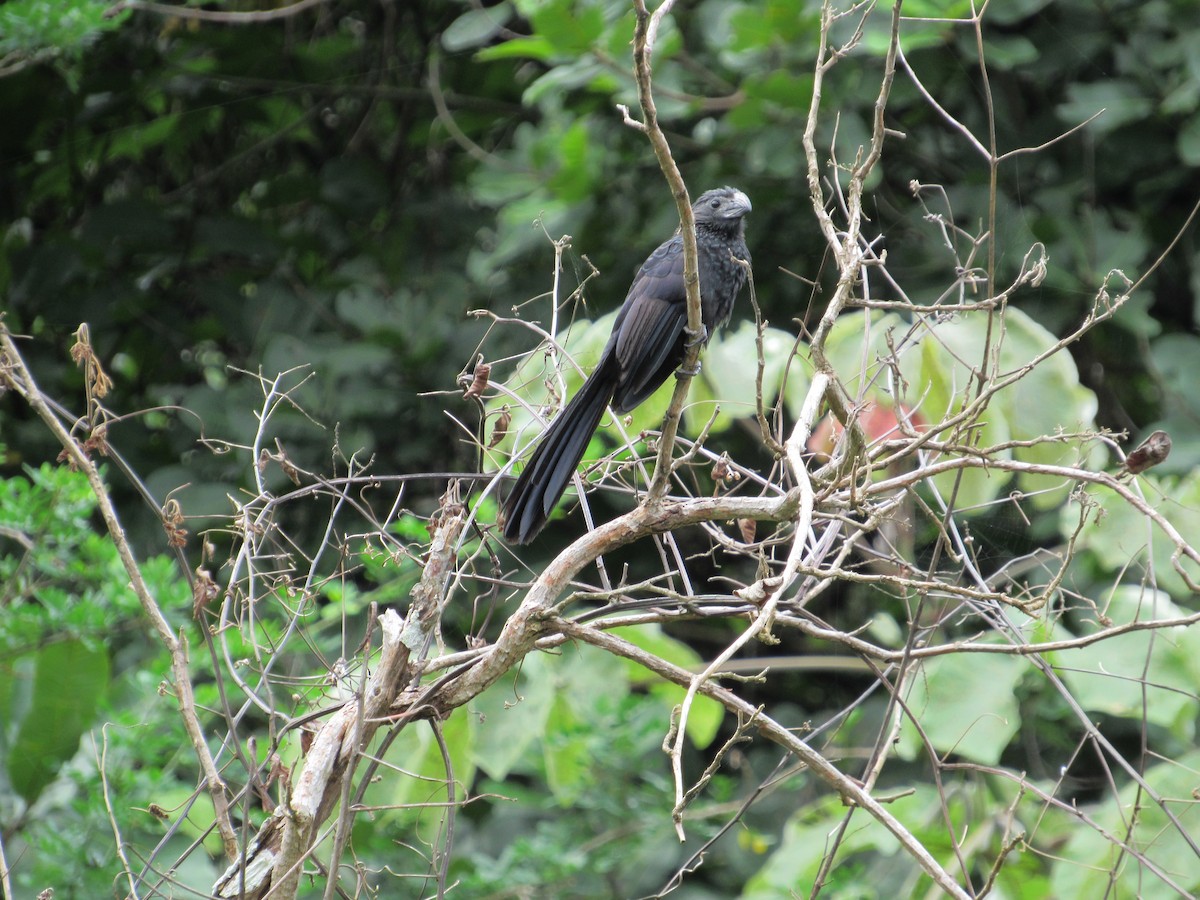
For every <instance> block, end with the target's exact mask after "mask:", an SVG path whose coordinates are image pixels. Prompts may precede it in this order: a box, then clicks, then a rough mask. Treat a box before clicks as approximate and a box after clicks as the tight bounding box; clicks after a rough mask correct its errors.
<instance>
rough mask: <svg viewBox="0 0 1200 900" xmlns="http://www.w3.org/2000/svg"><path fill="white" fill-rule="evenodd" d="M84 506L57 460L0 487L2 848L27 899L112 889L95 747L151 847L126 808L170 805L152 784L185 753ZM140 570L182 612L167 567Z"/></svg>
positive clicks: (149, 831) (119, 578) (153, 655)
mask: <svg viewBox="0 0 1200 900" xmlns="http://www.w3.org/2000/svg"><path fill="white" fill-rule="evenodd" d="M95 509H96V499H95V496H94V495H93V494H92V491H91V487H90V486H89V484H88V481H87V478H86V477H85V476H84V475H83V474H82V473H79V472H73V471H71V470H70V469H69V468H67V467H66V466H54V465H50V464H44V465H42V466H40V467H39V468H37V469H32V468H30V469H27V471H26V473H25V476H24V477H21V476H15V477H11V478H6V479H4V480H3V481H2V482H0V523H2V524H3V532H2V542H0V584H3V588H2V589H0V590H2V593H0V610H3V613H2V615H0V723H2V724H0V798H3V799H2V800H0V817H2V818H3V819H4V821H5V823H6V828H7V829H9V830H7V831H6V835H5V841H6V851H7V852H8V853H12V854H14V858H22V857H24V856H26V855H27V854H28V855H29V856H30V859H31V861H30V864H28V865H22V866H19V867H17V869H16V882H17V884H18V885H19V886H21V888H22V892H23V893H28V894H30V895H32V894H33V893H36V891H40V890H41V889H42V888H44V887H46V886H47V885H58V886H59V888H60V890H61V892H62V896H66V897H85V896H98V895H102V894H105V893H107V892H108V891H109V890H110V888H111V883H112V882H111V872H112V867H113V866H114V864H115V862H116V856H115V852H114V849H113V844H112V842H111V841H110V840H108V835H110V834H111V826H110V824H109V814H108V811H107V810H106V808H105V799H104V796H103V793H102V792H101V790H100V784H99V780H100V773H99V770H98V764H99V754H100V752H101V751H100V747H101V746H102V745H106V749H105V751H104V752H105V753H106V754H107V761H106V764H105V770H104V778H105V779H106V780H107V782H108V789H109V791H110V793H111V796H112V797H114V798H118V799H115V801H114V806H113V815H114V816H115V817H116V819H117V820H118V822H119V823H120V825H121V827H122V830H123V832H124V833H125V834H126V836H127V837H129V838H131V839H132V838H134V837H135V836H137V837H138V839H139V840H142V839H145V840H155V839H157V838H156V835H157V833H158V829H157V827H156V823H155V822H154V820H153V819H152V818H151V817H150V816H149V815H148V814H147V813H146V812H144V811H139V810H138V809H137V808H136V807H142V808H143V809H144V808H145V807H146V806H148V805H149V804H150V803H151V802H158V803H160V804H168V803H169V801H167V800H166V798H165V797H164V796H163V792H162V791H161V788H162V786H163V785H164V784H167V785H170V784H171V782H172V781H173V775H172V774H171V766H172V760H173V758H174V756H175V755H176V754H177V753H178V751H179V748H180V747H181V746H186V739H185V738H184V736H183V733H182V724H181V723H180V721H179V719H178V715H177V714H176V712H175V710H174V705H173V704H172V703H171V702H170V701H169V700H168V699H166V698H162V697H160V696H159V692H158V688H159V682H160V680H161V678H162V677H163V674H164V673H165V668H166V665H165V659H164V657H163V655H162V654H160V653H158V652H156V651H155V649H154V647H155V645H154V644H153V642H149V643H148V642H147V641H146V640H145V639H144V633H145V632H146V631H147V626H146V625H145V624H144V622H143V620H142V617H141V608H140V606H139V604H138V602H137V598H136V597H135V596H134V595H133V592H132V590H131V589H130V587H129V576H128V575H127V574H126V572H125V570H124V568H123V567H122V565H121V563H120V560H119V558H118V556H117V550H116V548H115V547H114V546H113V544H112V541H111V540H110V539H109V537H108V536H107V534H105V533H103V532H102V531H100V530H98V529H97V527H96V521H95ZM142 573H143V576H144V577H145V580H146V582H147V584H148V586H149V588H150V590H151V591H152V592H153V593H154V595H155V596H156V597H157V598H158V599H159V601H160V602H161V603H163V604H164V606H165V607H166V608H169V609H174V610H175V611H176V612H179V611H182V610H184V609H188V608H189V605H190V598H189V596H188V593H187V590H186V587H184V586H183V585H182V584H181V581H180V579H179V577H178V574H177V572H176V570H175V569H174V564H173V563H172V562H171V561H170V560H168V559H167V558H165V557H157V558H154V559H150V560H147V561H146V562H145V563H144V564H143V566H142ZM156 672H157V673H158V674H155V673H156ZM105 723H107V726H108V727H106V728H105V729H104V730H103V731H101V728H100V726H101V725H104V724H105ZM143 753H144V754H146V755H145V756H143V755H142V754H143ZM190 791H191V786H189V788H188V789H187V790H186V791H185V794H187V793H190ZM80 848H88V849H87V850H86V852H81V850H80ZM34 886H36V890H33V888H34Z"/></svg>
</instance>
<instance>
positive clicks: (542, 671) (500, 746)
mask: <svg viewBox="0 0 1200 900" xmlns="http://www.w3.org/2000/svg"><path fill="white" fill-rule="evenodd" d="M557 664H558V663H557V660H553V659H551V658H550V657H548V656H546V655H545V654H542V653H531V654H529V655H528V656H527V657H525V660H524V661H523V662H522V663H521V667H520V674H519V675H518V676H517V679H516V685H515V686H514V685H513V684H512V682H511V680H510V679H508V678H503V679H501V680H500V681H499V682H497V683H496V684H494V685H492V687H491V688H489V689H488V690H486V691H484V692H483V693H482V694H481V695H480V696H478V697H476V698H475V700H474V701H472V703H471V706H470V710H471V714H472V715H474V716H476V717H477V720H478V725H477V727H476V736H477V740H476V742H475V746H474V750H473V752H472V755H471V758H472V760H473V761H474V762H475V764H476V765H478V766H479V768H480V769H482V770H483V771H484V772H486V773H487V774H488V775H489V776H490V777H492V778H494V779H496V780H497V781H503V780H504V779H505V778H506V777H508V774H509V772H511V771H513V769H515V768H517V767H518V765H519V764H520V763H521V761H522V760H523V759H525V758H526V757H527V756H528V754H529V753H530V752H532V749H533V746H534V744H535V743H536V742H537V741H539V740H541V739H542V738H543V737H544V736H545V734H546V723H547V721H548V720H549V718H550V712H551V709H552V707H553V704H554V696H555V695H554V678H553V674H552V671H551V670H552V669H553V668H554V667H555V666H557Z"/></svg>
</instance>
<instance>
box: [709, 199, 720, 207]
mask: <svg viewBox="0 0 1200 900" xmlns="http://www.w3.org/2000/svg"><path fill="white" fill-rule="evenodd" d="M708 205H709V206H711V207H712V208H713V209H716V208H717V207H718V206H720V205H721V201H720V200H716V199H714V200H709V201H708Z"/></svg>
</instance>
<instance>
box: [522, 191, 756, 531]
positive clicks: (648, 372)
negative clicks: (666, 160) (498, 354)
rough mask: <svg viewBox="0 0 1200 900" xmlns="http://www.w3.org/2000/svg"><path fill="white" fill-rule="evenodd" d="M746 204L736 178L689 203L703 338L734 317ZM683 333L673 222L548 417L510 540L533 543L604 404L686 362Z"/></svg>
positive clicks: (640, 392)
mask: <svg viewBox="0 0 1200 900" xmlns="http://www.w3.org/2000/svg"><path fill="white" fill-rule="evenodd" d="M748 212H750V198H749V197H747V196H746V195H745V194H743V193H742V192H741V191H739V190H735V189H734V188H731V187H724V188H718V189H717V190H714V191H706V192H705V193H703V194H701V195H700V197H699V198H698V199H697V200H696V202H695V203H693V204H692V214H693V215H694V216H695V219H696V249H697V251H698V259H697V263H698V266H699V274H700V307H701V318H702V319H703V322H704V332H703V334H701V335H698V336H697V339H699V340H703V341H704V342H707V341H708V338H709V336H710V335H712V333H713V332H714V331H716V330H717V329H718V328H720V327H721V326H722V325H724V324H725V323H726V322H727V321H728V320H729V314H730V312H732V311H733V301H734V300H735V299H736V298H737V295H738V292H739V291H741V289H742V285H744V284H745V283H746V269H745V267H744V266H742V265H741V264H740V263H739V262H737V260H745V261H746V262H747V263H748V262H749V261H750V252H749V251H748V250H747V249H746V238H745V232H746V226H745V221H744V217H745V215H746V213H748ZM686 340H687V293H686V290H685V288H684V285H683V237H682V235H681V234H680V233H679V232H678V231H676V233H675V236H674V237H673V238H671V239H670V240H669V241H666V242H665V243H663V244H661V245H659V248H658V249H657V250H655V251H654V252H653V253H651V254H650V258H649V259H647V260H646V261H645V263H643V264H642V267H641V269H639V270H638V273H637V276H636V277H635V278H634V279H633V284H632V286H630V288H629V293H628V294H626V295H625V303H624V304H622V306H621V311H620V312H619V313H617V321H616V322H615V323H614V324H613V330H612V336H611V337H609V339H608V344H607V345H605V347H604V352H603V353H602V354H600V362H599V363H597V364H596V368H595V370H594V371H593V372H592V374H591V375H590V376H588V379H587V381H585V382H584V383H583V386H582V387H581V388H580V389H579V393H577V394H576V395H575V396H574V397H573V398H572V400H571V402H570V403H568V404H567V406H566V408H565V409H564V410H563V411H562V412H561V413H559V414H558V417H557V418H555V420H554V421H553V422H551V423H550V427H549V428H547V429H546V433H545V435H543V437H542V443H541V445H540V446H539V447H538V448H537V449H536V450H535V451H534V452H533V456H531V457H530V458H529V462H528V463H526V464H525V469H524V471H522V472H521V477H520V478H518V479H517V483H516V485H515V486H514V487H513V490H512V493H511V494H509V495H508V502H507V503H505V505H504V537H505V538H506V539H507V540H509V541H513V542H515V543H519V544H524V543H527V542H529V541H531V540H533V538H534V536H535V535H537V533H538V532H539V531H541V530H542V528H543V527H545V525H546V518H547V517H548V516H549V515H550V510H552V509H553V508H554V504H555V503H557V502H558V498H559V497H561V496H562V495H563V491H565V490H566V489H567V484H568V483H569V482H570V480H571V475H572V474H573V473H574V472H575V468H576V466H578V465H579V460H580V459H582V458H583V451H584V450H585V449H586V448H587V445H588V441H589V440H591V437H592V433H593V432H594V431H595V430H596V427H597V426H598V425H599V424H600V419H601V418H603V416H604V410H605V408H607V406H608V404H609V403H610V402H611V403H612V405H613V407H614V408H615V409H616V410H617V412H628V411H629V410H631V409H633V408H634V407H635V406H637V405H638V404H639V403H641V402H642V401H643V400H645V399H646V398H647V397H649V396H650V395H651V394H653V393H654V392H655V391H656V390H657V389H658V387H659V385H661V384H662V383H663V382H664V381H666V380H667V376H669V375H670V374H671V373H672V372H673V371H675V369H676V368H677V367H678V366H679V364H680V363H681V362H682V361H683V356H684V349H685V341H686Z"/></svg>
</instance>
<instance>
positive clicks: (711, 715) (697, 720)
mask: <svg viewBox="0 0 1200 900" xmlns="http://www.w3.org/2000/svg"><path fill="white" fill-rule="evenodd" d="M613 634H615V635H618V636H619V637H623V638H624V639H625V640H627V641H629V643H631V644H634V645H635V646H637V647H640V648H641V649H643V650H645V651H646V652H647V653H652V654H654V655H655V656H657V657H659V658H660V659H663V660H665V661H667V662H669V663H671V664H672V665H676V666H679V667H680V668H682V669H691V670H693V671H699V669H700V667H701V666H703V664H704V661H703V659H701V657H700V654H699V653H697V652H696V651H695V650H693V649H692V648H691V647H689V646H688V645H687V644H685V643H683V642H682V641H677V640H676V639H675V638H673V637H671V636H670V635H668V634H666V633H664V632H663V630H662V627H661V626H660V625H648V626H637V627H629V628H614V629H613ZM626 671H627V673H628V675H629V680H630V682H631V683H633V684H635V685H637V684H643V685H647V686H648V687H649V688H650V692H651V693H652V694H653V695H654V696H655V697H657V698H659V699H661V700H662V702H663V710H664V713H665V714H666V715H667V716H668V717H669V716H670V714H671V710H673V709H674V708H675V706H676V705H678V704H680V703H682V702H683V699H684V697H685V696H686V694H687V689H686V688H684V687H682V686H680V685H677V684H674V683H671V682H666V681H663V680H662V679H660V678H659V677H658V676H657V675H655V674H654V673H653V672H650V671H648V670H646V669H645V668H643V667H642V666H640V665H638V664H637V663H636V662H634V661H633V660H626ZM724 718H725V707H723V706H722V705H721V704H720V703H718V702H717V701H716V700H713V699H712V698H711V697H705V696H704V695H703V694H697V695H696V697H695V699H694V700H693V701H692V708H691V711H690V712H689V713H688V720H687V724H686V733H687V736H688V739H689V740H690V741H691V742H692V745H693V746H694V747H697V748H698V749H704V748H705V747H707V746H708V745H709V744H711V743H712V742H713V739H714V738H716V736H717V730H718V729H719V728H720V727H721V722H722V720H723V719H724ZM664 721H666V720H664Z"/></svg>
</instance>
